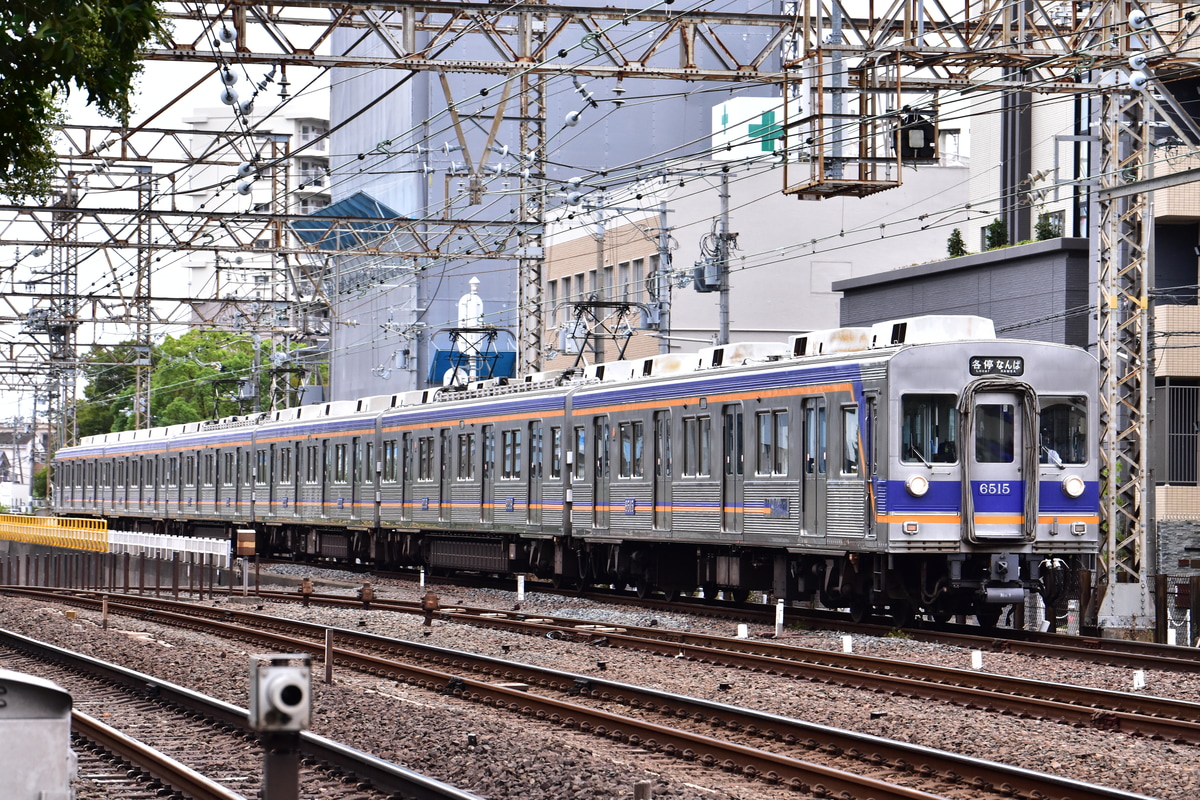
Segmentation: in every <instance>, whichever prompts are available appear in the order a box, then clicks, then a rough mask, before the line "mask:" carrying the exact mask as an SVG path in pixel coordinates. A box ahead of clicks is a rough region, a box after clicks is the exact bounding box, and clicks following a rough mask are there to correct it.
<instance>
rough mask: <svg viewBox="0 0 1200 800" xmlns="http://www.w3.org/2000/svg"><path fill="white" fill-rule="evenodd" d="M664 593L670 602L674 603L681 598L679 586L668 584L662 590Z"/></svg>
mask: <svg viewBox="0 0 1200 800" xmlns="http://www.w3.org/2000/svg"><path fill="white" fill-rule="evenodd" d="M662 593H663V595H664V596H665V597H666V598H667V602H668V603H674V602H675V601H676V600H678V599H679V587H678V586H667V587H665V588H664V589H663V590H662Z"/></svg>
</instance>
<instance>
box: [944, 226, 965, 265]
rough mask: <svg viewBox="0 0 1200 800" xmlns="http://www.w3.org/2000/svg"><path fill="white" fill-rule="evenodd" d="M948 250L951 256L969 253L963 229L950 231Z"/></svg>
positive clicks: (947, 243)
mask: <svg viewBox="0 0 1200 800" xmlns="http://www.w3.org/2000/svg"><path fill="white" fill-rule="evenodd" d="M946 252H947V253H948V254H949V255H950V257H951V258H958V257H959V256H965V255H966V254H967V243H966V242H964V241H963V235H962V231H960V230H959V229H958V228H955V229H954V230H952V231H950V238H949V239H947V240H946Z"/></svg>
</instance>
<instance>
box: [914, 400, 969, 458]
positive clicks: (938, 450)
mask: <svg viewBox="0 0 1200 800" xmlns="http://www.w3.org/2000/svg"><path fill="white" fill-rule="evenodd" d="M901 407H902V410H903V417H904V418H903V420H902V421H901V427H900V437H901V440H900V460H901V461H903V462H904V463H906V464H925V465H926V466H928V465H930V464H933V463H942V464H953V463H956V462H957V461H958V398H957V397H956V396H955V395H952V394H906V395H904V397H903V398H902V400H901Z"/></svg>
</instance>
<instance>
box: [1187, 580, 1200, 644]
mask: <svg viewBox="0 0 1200 800" xmlns="http://www.w3.org/2000/svg"><path fill="white" fill-rule="evenodd" d="M1188 588H1189V589H1190V590H1191V591H1190V593H1189V594H1190V597H1189V598H1188V605H1189V606H1190V608H1191V612H1192V613H1191V614H1189V615H1188V616H1189V617H1191V620H1192V629H1191V630H1190V631H1188V641H1187V643H1188V644H1189V645H1191V646H1193V647H1194V646H1195V645H1196V643H1197V642H1200V575H1193V576H1192V577H1191V579H1190V580H1189V583H1188Z"/></svg>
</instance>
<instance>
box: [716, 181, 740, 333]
mask: <svg viewBox="0 0 1200 800" xmlns="http://www.w3.org/2000/svg"><path fill="white" fill-rule="evenodd" d="M735 237H736V234H735ZM717 248H718V250H717V258H719V259H720V264H719V267H720V272H719V275H720V278H719V280H720V282H721V295H720V297H721V299H720V306H721V307H720V311H719V312H718V317H717V321H718V326H719V328H718V332H717V341H716V343H717V344H729V251H730V250H731V249H733V242H732V241H731V237H730V234H729V173H728V172H727V171H726V170H721V227H720V235H719V238H718V241H717Z"/></svg>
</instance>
